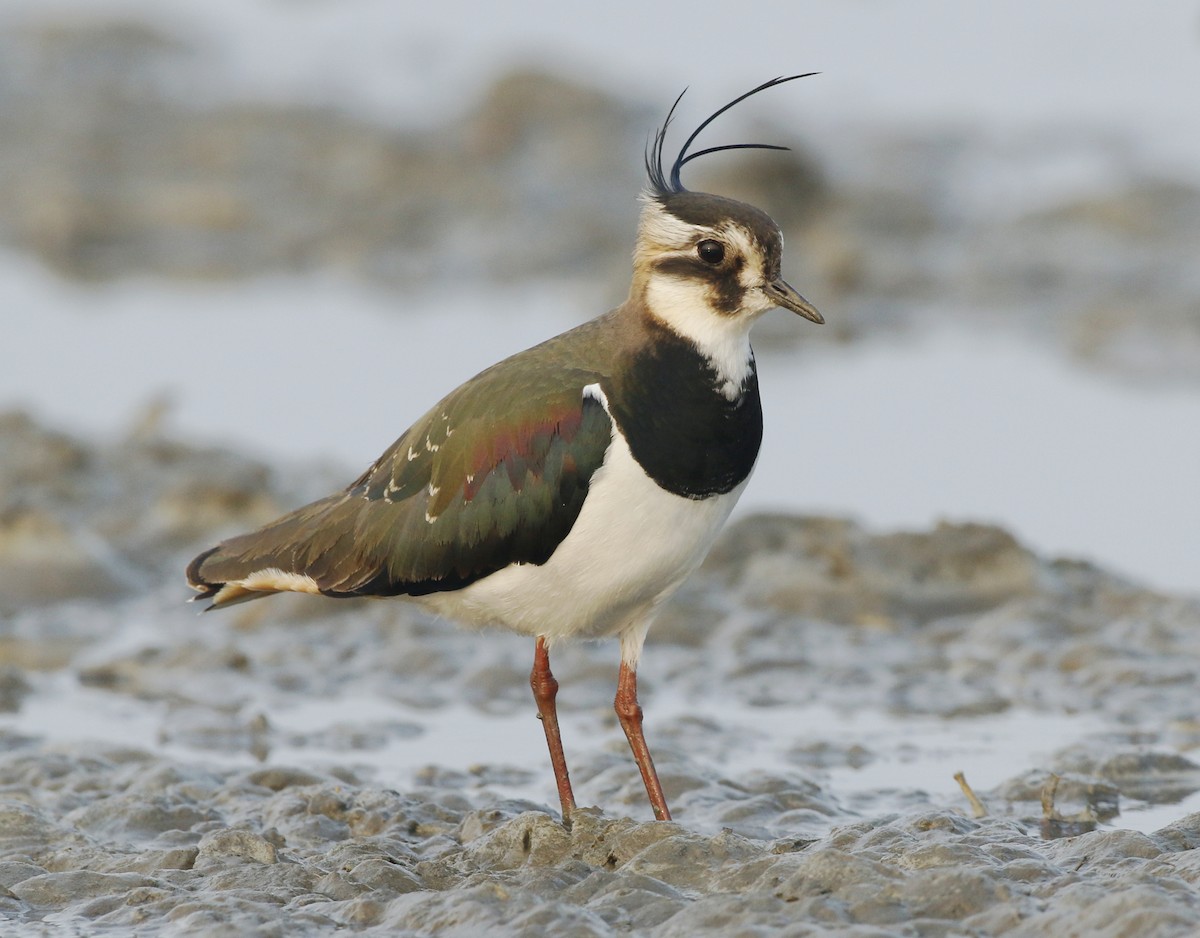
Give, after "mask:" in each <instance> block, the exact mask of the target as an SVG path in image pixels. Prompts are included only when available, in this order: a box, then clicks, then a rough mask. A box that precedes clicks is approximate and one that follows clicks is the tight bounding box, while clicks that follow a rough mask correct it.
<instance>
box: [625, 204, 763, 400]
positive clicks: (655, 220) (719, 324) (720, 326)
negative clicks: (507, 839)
mask: <svg viewBox="0 0 1200 938" xmlns="http://www.w3.org/2000/svg"><path fill="white" fill-rule="evenodd" d="M707 238H711V239H713V240H716V241H720V242H721V243H722V244H724V245H725V246H726V250H727V251H729V252H732V253H734V254H736V255H737V256H738V257H740V258H741V259H742V266H741V269H740V270H739V272H738V282H739V284H740V285H741V286H742V288H743V291H742V305H741V307H740V308H739V309H737V310H733V311H729V310H727V309H721V308H718V306H717V305H716V302H715V296H714V293H713V286H712V284H711V283H708V282H706V281H704V280H701V279H696V278H693V277H688V276H684V275H682V274H675V273H668V272H664V271H662V270H660V269H658V268H657V267H655V265H654V261H656V260H661V259H663V258H669V257H693V256H695V250H696V245H697V244H698V243H699V242H700V241H703V240H705V239H707ZM635 263H636V264H637V265H638V266H639V267H641V268H642V269H643V270H646V271H647V277H646V281H645V283H646V293H645V303H646V307H647V309H648V311H649V312H650V314H651V315H653V316H654V317H655V318H657V319H659V320H660V321H662V322H663V323H665V324H666V325H667V326H668V327H669V328H670V329H671V330H672V331H673V332H675V333H676V334H678V335H681V336H683V337H685V338H687V339H690V340H691V341H692V342H694V343H695V344H696V347H697V348H699V349H700V351H701V352H702V353H703V354H704V355H705V357H707V358H708V360H709V361H710V362H711V363H712V365H713V367H714V368H715V369H716V371H717V373H718V375H720V377H721V382H722V383H721V392H722V393H723V394H724V395H725V396H726V397H727V398H729V399H730V400H733V399H735V398H736V397H737V396H738V394H739V393H740V392H741V388H742V384H743V382H744V381H745V380H746V378H747V377H748V376H749V374H750V369H751V367H752V364H753V361H754V355H753V352H752V351H751V349H750V327H751V326H752V325H753V324H754V322H755V320H757V319H758V317H759V316H760V315H762V314H763V313H765V312H766V311H767V310H769V309H771V308H772V307H773V306H774V305H775V304H774V303H773V302H771V300H770V299H768V297H767V295H766V294H765V293H764V292H763V290H762V285H763V283H764V281H765V273H764V269H763V268H764V258H763V256H762V249H761V247H760V246H759V244H758V242H757V240H756V239H755V238H754V236H753V235H751V234H750V232H748V231H746V230H745V229H744V228H743V227H741V226H740V225H738V224H736V223H735V222H733V221H728V222H725V223H723V224H721V225H718V226H716V227H709V226H705V225H692V224H688V223H687V222H684V221H681V220H680V219H679V218H677V217H676V216H674V215H672V214H671V213H670V212H668V211H667V210H666V209H665V208H663V206H662V205H661V204H660V203H659V202H658V201H656V200H654V199H649V200H647V202H646V205H645V208H644V209H643V210H642V220H641V228H640V230H639V233H638V247H637V252H636V254H635Z"/></svg>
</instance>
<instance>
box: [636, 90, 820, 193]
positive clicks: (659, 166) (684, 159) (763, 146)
mask: <svg viewBox="0 0 1200 938" xmlns="http://www.w3.org/2000/svg"><path fill="white" fill-rule="evenodd" d="M816 74H817V73H816V72H805V73H804V74H802V75H788V76H781V77H779V78H772V79H771V80H770V81H765V82H763V83H762V84H761V85H759V86H758V87H756V88H751V89H750V90H749V91H747V92H745V93H744V94H740V95H738V96H737V97H736V98H734V99H733V100H732V101H730V102H729V103H728V104H726V105H725V106H724V107H722V108H719V109H718V110H716V111H713V113H712V114H710V115H709V116H708V117H707V118H705V120H704V121H703V122H702V123H701V124H700V126H699V127H697V128H696V129H695V130H693V131H692V133H691V136H689V137H688V138H687V140H686V141H684V144H683V147H682V148H680V150H679V155H678V156H676V157H675V162H674V163H672V164H671V171H670V173H668V172H667V171H666V169H665V168H664V167H663V146H664V145H665V144H666V139H667V129H668V128H669V127H670V126H671V121H672V119H673V118H674V117H675V109H676V108H678V107H679V102H680V101H682V100H683V96H684V95H685V94H687V89H686V88H684V89H683V91H681V92H680V93H679V97H678V98H676V99H675V103H674V104H672V105H671V109H670V110H669V111H668V112H667V118H666V120H664V121H663V123H662V126H661V127H659V128H658V130H656V131H655V132H654V137H653V138H652V139H651V141H650V143H649V145H648V146H647V147H646V175H647V177H648V178H649V181H650V191H651V192H652V193H653V195H654V196H655V197H656V198H659V199H662V198H665V197H667V196H669V195H673V194H674V193H677V192H683V191H685V190H684V187H683V182H682V181H681V180H680V178H679V174H680V171H681V170H682V169H683V167H684V166H685V165H686V164H688V163H690V162H691V161H692V160H694V159H696V158H698V157H701V156H708V155H709V154H710V153H720V152H721V151H722V150H787V149H789V148H788V147H784V146H778V145H776V144H772V143H727V144H724V145H722V146H716V147H706V148H705V149H703V150H697V151H696V152H695V153H688V149H689V148H690V147H691V145H692V144H693V143H695V141H696V138H697V137H698V136H700V134H701V132H703V130H704V129H705V128H706V127H708V125H709V124H711V123H712V122H713V121H714V120H716V119H717V118H718V117H720V116H721V115H722V114H724V113H725V112H726V111H728V110H729V109H730V108H732V107H734V106H735V105H738V104H741V103H742V102H743V101H745V100H746V99H747V98H749V97H752V96H754V95H756V94H758V93H759V92H760V91H766V90H767V89H768V88H774V87H775V86H776V85H782V84H783V83H784V82H789V81H795V80H796V79H797V78H808V77H810V76H812V75H816Z"/></svg>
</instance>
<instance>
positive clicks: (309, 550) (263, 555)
mask: <svg viewBox="0 0 1200 938" xmlns="http://www.w3.org/2000/svg"><path fill="white" fill-rule="evenodd" d="M345 498H346V497H345V495H344V494H340V493H339V494H338V495H333V496H330V497H329V498H325V499H322V500H321V501H317V502H313V503H312V504H310V505H305V506H304V507H303V508H298V509H297V510H296V511H293V512H291V513H290V514H287V515H284V516H283V517H282V518H279V519H278V520H277V521H273V522H271V523H270V524H268V525H266V526H265V527H263V528H260V529H259V530H257V531H253V532H251V533H249V534H240V535H238V536H236V537H231V538H229V539H228V540H226V541H222V542H221V543H220V544H218V545H217V546H216V547H213V548H210V549H209V550H206V551H205V552H204V553H202V554H200V556H198V557H197V558H196V559H195V560H193V561H192V562H191V563H190V564H188V568H187V580H188V585H189V586H190V587H191V588H192V589H194V590H196V591H197V593H196V595H195V596H193V597H192V602H202V601H204V600H212V603H211V605H209V606H208V608H209V609H215V608H217V607H219V606H229V605H232V604H234V603H239V602H247V601H249V600H251V599H260V598H262V597H263V596H270V595H272V594H274V593H284V592H295V593H321V592H325V587H323V585H322V581H326V580H327V578H328V572H329V571H328V570H326V569H325V566H326V565H327V558H328V549H329V547H330V546H331V543H336V541H337V540H339V537H338V535H339V533H340V532H339V531H338V529H339V528H341V527H348V525H346V524H345V522H346V521H348V520H349V519H348V518H346V517H344V515H345V513H344V512H339V511H338V510H337V509H338V507H339V505H344V503H345ZM339 516H341V517H339ZM339 522H341V523H340V524H339ZM323 561H324V562H323Z"/></svg>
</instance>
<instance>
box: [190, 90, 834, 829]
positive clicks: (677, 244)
mask: <svg viewBox="0 0 1200 938" xmlns="http://www.w3.org/2000/svg"><path fill="white" fill-rule="evenodd" d="M802 77H806V76H803V75H793V76H790V77H787V78H776V79H774V80H772V81H768V82H766V83H764V84H762V85H759V86H758V87H757V88H754V89H752V90H751V91H748V92H746V93H745V94H743V95H741V96H739V97H737V98H735V99H734V100H733V101H731V102H729V103H728V104H726V105H725V106H724V107H722V108H720V109H719V110H717V111H716V112H715V113H713V114H712V115H711V116H709V117H708V119H707V120H705V121H704V122H703V123H701V124H700V126H699V127H698V128H697V129H696V130H695V131H694V132H693V133H692V134H691V135H690V136H689V137H688V138H687V140H686V142H685V143H684V145H683V147H682V148H681V149H680V151H679V155H678V156H677V157H676V158H675V160H674V162H673V163H672V164H671V165H670V167H669V168H668V167H665V166H664V163H663V147H664V144H665V140H666V135H667V130H668V128H669V126H670V123H671V119H672V117H673V116H674V113H675V109H676V107H677V106H678V105H679V101H680V100H681V99H682V97H683V95H682V94H681V95H680V96H679V98H677V99H676V100H675V103H674V105H672V107H671V110H670V111H669V112H668V114H667V118H666V120H665V121H664V122H663V125H662V127H661V128H660V129H659V130H658V131H657V132H656V133H655V134H654V137H653V138H652V140H651V142H650V145H649V147H648V148H647V152H646V169H647V173H648V176H649V183H648V187H647V189H646V191H645V192H644V194H643V207H642V212H641V220H640V223H639V225H638V231H637V242H636V246H635V248H634V252H633V278H632V283H631V285H630V289H629V296H628V299H626V300H625V302H624V303H622V304H621V305H620V306H618V307H617V308H616V309H614V310H612V311H610V312H608V313H605V314H604V315H602V316H600V317H598V318H596V319H593V320H592V321H590V322H587V323H585V324H583V325H581V326H578V327H576V328H574V329H571V330H570V331H568V332H564V333H563V334H562V335H559V336H556V337H555V338H552V339H550V340H548V341H546V342H543V343H541V344H540V345H536V346H534V347H533V348H530V349H527V350H525V351H524V352H520V353H519V354H517V355H514V356H512V357H511V358H507V359H505V360H504V361H502V362H500V363H499V364H496V365H493V366H492V367H491V368H488V369H487V370H486V371H483V372H481V373H480V374H478V375H476V376H475V377H474V378H472V379H471V380H470V381H468V382H466V383H465V384H463V385H462V386H461V387H459V388H457V389H456V390H454V391H451V392H450V394H448V395H447V396H446V397H444V398H443V399H442V400H441V401H440V402H439V403H437V404H435V405H434V406H433V408H432V409H431V410H429V411H428V412H427V413H426V414H425V415H424V416H423V417H421V418H420V419H419V420H418V421H417V422H416V423H414V424H413V425H412V426H411V427H410V428H409V429H408V430H407V431H405V433H404V434H403V435H402V436H401V437H400V439H399V440H397V441H396V442H395V443H393V444H392V446H391V447H390V448H389V449H388V450H387V451H386V452H385V453H384V454H383V455H382V456H380V457H379V459H378V460H376V461H375V463H374V464H373V465H372V466H371V467H370V468H369V469H367V471H366V472H364V473H363V474H362V475H361V476H359V477H358V478H357V479H356V480H355V481H354V482H352V483H351V484H350V485H349V486H348V487H347V488H346V489H345V490H344V491H341V492H338V493H337V494H335V495H331V496H329V497H328V498H324V499H321V500H320V501H317V502H313V503H312V504H311V505H306V506H304V507H303V508H298V509H297V510H295V511H293V512H291V513H290V514H288V515H285V516H284V517H282V518H280V519H279V520H277V521H274V522H272V523H271V524H268V525H266V526H265V527H263V528H261V529H259V530H258V531H254V532H252V533H249V534H243V535H240V536H237V537H232V538H230V539H229V540H226V541H224V542H222V543H221V544H219V545H218V546H216V547H214V548H212V549H211V550H208V551H205V552H204V553H203V554H201V555H200V556H199V557H197V558H196V559H195V560H193V561H192V563H191V564H190V565H189V566H188V569H187V578H188V582H189V584H190V585H191V586H192V587H193V588H194V589H196V590H198V591H199V595H198V596H196V597H193V598H194V599H206V600H211V601H212V605H211V606H210V608H214V607H216V608H219V607H222V606H227V605H230V604H231V603H236V602H241V601H244V600H248V599H257V598H259V597H262V596H268V595H270V594H272V593H278V592H288V591H291V592H300V593H319V594H322V595H325V596H334V597H346V596H407V597H410V598H412V599H414V600H416V601H418V602H420V603H422V604H424V605H425V606H427V607H429V608H430V609H432V610H434V611H436V612H437V613H440V614H444V615H445V616H448V617H450V618H453V619H457V620H459V621H461V622H463V623H466V624H468V625H472V626H491V625H499V626H503V627H505V628H508V629H512V630H513V631H515V632H520V633H522V634H525V635H529V636H532V637H533V638H534V639H535V642H536V644H535V649H534V659H533V671H532V673H531V675H530V684H531V686H532V688H533V696H534V699H535V701H536V703H537V708H538V714H539V716H540V718H541V720H542V725H543V728H544V730H545V733H546V742H547V744H548V746H549V748H550V761H551V763H552V764H553V767H554V776H555V780H556V783H557V786H558V794H559V798H560V800H561V802H562V813H563V819H564V821H566V822H567V823H569V822H570V818H571V813H572V811H573V810H574V809H575V798H574V795H573V793H572V791H571V782H570V778H569V776H568V774H567V763H566V759H565V757H564V755H563V748H562V741H561V739H560V736H559V728H558V717H557V712H556V709H555V697H556V694H557V692H558V682H557V681H556V680H555V678H554V675H553V674H552V673H551V671H550V657H549V653H550V648H551V647H552V646H553V645H554V644H555V643H556V642H558V641H559V640H561V639H567V638H573V637H579V638H591V639H595V638H605V637H609V636H616V637H617V638H619V639H620V642H621V664H620V670H619V671H618V676H617V694H616V703H615V706H616V712H617V716H618V718H619V719H620V722H621V727H622V728H623V729H624V731H625V735H626V737H627V738H628V739H629V745H630V747H631V748H632V750H633V755H634V758H635V759H636V761H637V765H638V768H639V769H640V770H641V774H642V780H643V781H644V782H645V785H646V792H647V794H648V796H649V798H650V804H651V806H652V807H653V809H654V815H655V817H656V818H658V819H660V820H666V819H669V818H670V817H671V814H670V811H669V810H668V808H667V801H666V798H665V797H664V795H663V790H662V785H661V784H660V783H659V780H658V774H657V773H656V772H655V769H654V762H653V760H652V759H651V757H650V751H649V749H648V748H647V746H646V740H645V736H644V735H643V732H642V709H641V707H640V705H639V704H638V698H637V665H638V659H639V657H640V655H641V651H642V645H643V642H644V641H645V639H646V632H647V629H648V628H649V627H650V623H651V621H652V620H653V619H654V616H655V613H656V612H657V611H658V609H659V608H660V607H661V606H662V604H663V603H664V602H665V601H666V600H667V599H668V598H669V597H670V596H671V594H672V593H674V592H675V590H676V589H677V588H678V587H679V585H680V584H681V583H682V582H683V581H684V579H685V578H686V577H687V576H688V574H690V573H691V572H692V571H693V570H694V569H695V568H696V567H697V566H698V565H699V564H700V562H701V561H702V560H703V559H704V556H705V554H706V553H707V552H708V549H709V547H710V546H711V544H712V542H713V540H714V538H715V537H716V535H717V532H718V531H719V530H720V529H721V526H722V525H723V524H724V523H725V520H726V519H727V518H728V517H729V513H730V511H731V510H732V509H733V506H734V503H735V502H737V500H738V497H739V496H740V495H741V494H742V491H743V489H745V487H746V483H747V481H748V480H749V478H750V472H751V470H752V469H753V468H754V462H755V460H756V458H757V457H758V449H759V443H760V441H761V439H762V409H761V406H760V402H759V395H758V377H757V372H756V370H755V362H754V353H753V351H752V350H751V348H750V327H751V326H752V325H753V324H754V322H755V320H757V319H758V318H759V317H760V316H761V315H762V314H763V313H765V312H766V311H767V310H769V309H772V308H774V307H783V308H784V309H788V310H791V311H792V312H794V313H798V314H800V315H801V316H803V317H804V318H806V319H808V320H811V321H812V322H815V323H820V322H822V319H821V316H820V314H819V313H818V312H817V311H816V309H814V308H813V307H812V306H811V305H810V304H809V303H808V301H807V300H805V299H804V298H803V297H802V296H801V295H800V294H799V293H797V292H796V291H795V290H794V289H792V287H791V286H789V285H788V283H787V282H786V281H785V280H784V279H783V277H782V274H781V272H780V269H781V262H782V256H783V237H782V235H781V234H780V231H779V227H778V226H777V225H776V224H775V222H773V221H772V220H771V219H770V218H769V217H768V216H767V215H766V214H765V213H763V212H762V211H760V210H759V209H757V208H754V207H753V206H751V205H747V204H745V203H743V202H738V201H735V200H733V199H727V198H723V197H722V196H718V195H709V194H705V193H700V192H690V191H688V190H687V189H685V188H684V187H683V184H682V182H681V181H680V171H681V170H682V169H683V167H684V165H685V164H687V163H688V162H690V161H691V160H694V159H696V158H698V157H701V156H705V155H709V154H712V153H717V152H720V151H723V150H735V149H754V148H757V149H773V150H782V149H786V148H785V147H778V146H772V145H769V144H756V143H741V144H727V145H724V146H714V147H709V148H707V149H703V150H699V151H697V152H694V153H692V152H689V150H690V149H691V146H692V144H693V143H694V142H695V141H696V138H697V137H698V136H699V134H700V133H701V132H702V131H703V130H704V129H705V128H706V127H708V126H709V124H711V123H712V122H713V121H714V120H715V119H716V118H717V117H719V116H720V115H721V114H723V113H725V112H726V111H727V110H729V109H730V108H731V107H733V106H734V105H736V104H738V103H739V102H741V101H744V100H745V99H746V98H749V97H750V96H751V95H755V94H757V93H759V92H760V91H763V90H765V89H767V88H771V87H774V86H775V85H778V84H781V83H783V82H787V81H792V80H794V79H796V78H802Z"/></svg>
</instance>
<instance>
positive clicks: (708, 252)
mask: <svg viewBox="0 0 1200 938" xmlns="http://www.w3.org/2000/svg"><path fill="white" fill-rule="evenodd" d="M696 254H697V255H698V256H699V258H700V260H702V261H704V263H706V264H719V263H721V261H723V260H725V245H723V244H722V243H721V242H720V241H712V240H708V241H701V242H700V243H699V244H697V245H696Z"/></svg>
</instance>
